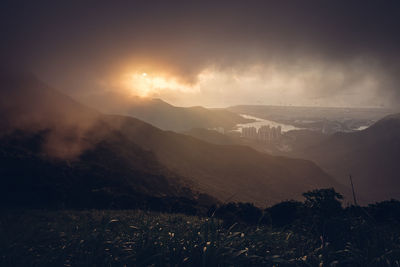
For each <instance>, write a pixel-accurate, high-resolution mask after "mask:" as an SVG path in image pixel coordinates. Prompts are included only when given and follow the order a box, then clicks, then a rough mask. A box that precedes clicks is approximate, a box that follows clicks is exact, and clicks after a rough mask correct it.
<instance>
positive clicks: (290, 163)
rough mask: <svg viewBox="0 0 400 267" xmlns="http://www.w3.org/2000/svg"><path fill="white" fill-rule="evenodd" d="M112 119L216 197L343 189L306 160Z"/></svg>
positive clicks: (261, 199) (279, 196) (260, 199)
mask: <svg viewBox="0 0 400 267" xmlns="http://www.w3.org/2000/svg"><path fill="white" fill-rule="evenodd" d="M110 123H111V124H113V125H115V127H120V131H121V132H122V133H123V134H125V135H126V136H127V138H129V139H130V140H132V141H133V142H135V143H136V144H138V145H139V146H141V147H142V148H144V149H146V150H150V151H153V152H154V154H155V155H156V156H157V158H158V160H159V161H160V162H161V163H162V164H164V165H165V166H167V167H168V168H169V169H171V170H172V171H174V172H176V173H178V174H180V175H181V176H184V177H186V178H188V179H190V180H191V181H192V182H193V183H194V184H195V185H196V186H197V188H198V189H200V190H201V191H204V192H207V193H209V194H211V195H213V196H216V197H218V198H219V199H220V200H226V199H228V198H232V199H233V200H237V201H249V202H254V203H256V204H257V205H265V204H266V203H276V202H278V201H280V200H284V199H290V198H300V197H301V193H302V192H304V191H307V190H310V189H313V188H321V187H330V186H334V187H336V188H339V190H341V191H343V187H340V186H339V185H338V184H337V183H336V182H335V181H334V180H333V179H331V178H330V177H329V176H328V175H326V174H325V173H324V172H323V171H322V170H321V169H320V168H318V167H317V166H316V165H315V164H313V163H312V162H310V161H307V160H300V159H290V158H285V157H274V156H270V155H267V154H263V153H260V152H257V151H255V150H253V149H251V148H249V147H246V146H237V145H215V144H210V143H207V142H204V141H201V140H199V139H196V138H193V137H190V136H185V135H181V134H176V133H174V132H164V131H161V130H159V129H157V128H154V127H152V126H151V125H149V124H146V123H144V122H141V121H139V120H137V119H134V118H130V117H121V116H114V117H110Z"/></svg>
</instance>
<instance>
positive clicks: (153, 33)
mask: <svg viewBox="0 0 400 267" xmlns="http://www.w3.org/2000/svg"><path fill="white" fill-rule="evenodd" d="M70 2H71V1H65V2H63V3H60V1H51V2H50V1H49V2H46V3H45V2H40V1H27V2H18V1H14V2H11V3H10V4H3V7H2V19H1V20H2V27H1V29H2V32H3V38H4V41H3V42H2V44H1V49H2V54H1V55H2V61H3V64H5V63H6V64H11V63H12V64H13V65H18V64H19V65H23V66H24V67H28V68H31V69H33V70H34V71H37V72H38V73H41V74H42V75H44V76H46V77H50V78H49V79H50V80H52V81H53V82H55V83H60V84H62V87H64V88H68V87H70V88H77V89H81V88H82V87H83V86H82V85H84V87H85V88H90V87H93V84H91V81H93V79H95V78H96V77H102V76H107V75H111V73H112V72H113V71H115V70H116V69H117V68H118V67H120V66H121V65H123V64H129V62H147V63H149V65H151V64H154V65H159V66H160V67H164V68H166V69H168V70H169V71H170V72H171V73H172V74H174V75H176V76H178V77H180V78H181V79H182V80H183V81H185V82H188V83H193V82H195V81H196V78H197V75H198V74H199V73H200V72H201V71H202V70H203V69H204V68H206V67H208V66H213V67H215V68H216V69H221V70H225V69H231V68H246V67H247V66H252V65H255V64H261V65H274V66H277V67H278V68H279V67H281V68H282V69H284V70H285V71H287V72H290V70H291V69H296V68H302V66H303V64H305V63H304V62H309V63H308V64H317V65H318V64H321V67H322V68H325V67H327V66H328V67H330V66H333V67H334V68H335V69H343V70H344V71H343V72H344V73H347V76H346V77H345V83H346V84H350V85H351V83H354V82H357V79H361V78H363V75H364V76H365V75H370V74H374V75H376V76H377V77H378V78H379V81H380V87H381V91H382V94H388V95H390V96H391V97H393V96H395V98H392V99H395V101H397V100H398V99H400V97H399V96H400V89H399V88H400V87H399V84H400V78H399V77H400V63H399V62H400V49H399V47H400V34H399V26H400V22H399V21H400V20H399V18H400V7H399V6H400V4H399V2H398V1H208V2H207V1H197V2H194V1H104V2H100V1H93V2H89V1H75V2H74V3H70ZM17 63H18V64H17ZM72 77H73V79H71V78H72ZM326 88H327V89H325V90H324V89H321V91H320V92H319V91H318V90H314V91H315V92H314V94H316V95H318V94H321V95H329V94H338V93H341V89H342V90H347V88H348V86H343V87H342V88H335V89H332V88H330V86H329V85H327V86H326Z"/></svg>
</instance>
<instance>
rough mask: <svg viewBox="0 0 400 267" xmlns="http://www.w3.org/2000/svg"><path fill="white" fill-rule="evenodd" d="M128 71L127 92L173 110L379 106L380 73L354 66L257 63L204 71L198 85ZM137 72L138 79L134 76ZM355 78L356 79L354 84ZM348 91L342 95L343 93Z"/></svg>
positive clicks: (167, 76)
mask: <svg viewBox="0 0 400 267" xmlns="http://www.w3.org/2000/svg"><path fill="white" fill-rule="evenodd" d="M139 70H142V69H140V68H138V70H137V71H136V72H132V71H131V72H127V73H128V74H125V75H124V76H123V80H124V82H123V87H124V89H123V90H124V91H125V92H128V93H129V94H131V95H136V96H140V97H147V98H161V99H163V100H165V101H167V102H169V103H171V104H173V105H178V106H195V105H203V106H207V107H223V106H230V105H237V104H243V103H244V102H245V103H249V104H268V105H305V106H349V104H350V103H352V104H353V105H354V106H364V107H365V106H371V103H375V105H379V104H380V103H381V101H382V99H379V98H378V97H377V96H378V95H379V94H378V89H379V79H380V77H379V73H374V72H372V71H371V70H368V69H366V68H365V67H364V64H359V63H357V64H354V65H353V66H352V67H349V68H345V69H342V67H341V66H334V65H327V64H321V63H312V64H311V63H308V64H307V62H302V63H300V64H298V65H294V64H293V65H276V64H269V65H268V64H258V65H253V66H248V67H245V68H240V69H239V68H235V67H232V68H218V67H215V66H211V67H208V68H205V69H204V70H202V71H201V72H200V73H199V74H198V75H197V79H196V81H195V82H194V83H187V82H186V83H185V82H184V80H183V79H182V78H181V77H179V75H178V76H177V75H176V74H175V75H174V74H172V73H167V72H165V73H161V72H156V71H154V72H143V71H139ZM132 73H133V74H132ZM353 77H356V79H353ZM340 91H343V93H338V92H340Z"/></svg>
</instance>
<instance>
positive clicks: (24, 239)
mask: <svg viewBox="0 0 400 267" xmlns="http://www.w3.org/2000/svg"><path fill="white" fill-rule="evenodd" d="M389 204H390V203H389ZM395 204H396V203H395ZM385 205H386V204H385ZM389 206H390V205H389ZM392 206H393V205H392ZM395 206H396V205H395ZM398 207H399V205H398V203H397V213H396V214H397V215H394V214H393V215H392V216H391V217H390V219H386V220H383V221H382V220H381V221H377V220H376V218H382V217H379V214H377V213H376V212H375V213H373V211H374V210H377V211H384V209H377V208H376V207H371V208H369V209H365V210H360V209H356V208H348V209H346V210H345V211H342V212H341V213H340V215H336V216H334V217H330V218H326V220H325V221H324V223H323V225H324V228H321V229H319V228H318V225H320V221H319V219H318V218H319V217H318V213H317V212H314V213H313V216H307V217H302V219H300V220H296V221H292V222H291V223H289V224H286V225H284V226H274V225H271V224H265V225H264V224H259V225H245V224H240V223H234V224H231V225H225V224H224V223H223V221H222V220H218V219H215V218H201V217H191V216H185V215H179V214H160V213H149V212H143V211H131V210H124V211H110V210H108V211H107V210H103V211H97V210H91V211H59V212H54V211H27V210H14V211H2V216H1V217H0V265H1V266H398V265H399V256H400V242H399V240H400V236H399V232H400V229H399V224H398V221H396V220H394V218H396V217H395V216H397V220H398V219H400V217H399V213H398V211H399V208H398ZM278 209H281V210H283V211H284V209H282V207H278ZM368 212H369V213H370V214H369V213H368ZM287 213H288V212H287V209H286V211H284V212H283V213H281V215H279V216H280V217H282V216H284V214H287ZM367 213H368V215H366V214H367ZM271 214H272V213H271ZM376 216H378V217H376ZM286 217H287V216H286ZM324 229H325V230H324ZM327 229H329V231H328V232H327ZM321 230H322V232H321Z"/></svg>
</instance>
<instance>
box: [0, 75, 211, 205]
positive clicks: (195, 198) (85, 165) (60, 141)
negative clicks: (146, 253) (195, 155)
mask: <svg viewBox="0 0 400 267" xmlns="http://www.w3.org/2000/svg"><path fill="white" fill-rule="evenodd" d="M0 81H1V90H0V125H1V127H0V184H1V186H0V198H1V201H0V202H1V203H0V206H5V207H10V206H23V207H26V206H28V207H34V208H43V207H47V208H60V207H61V208H134V207H141V208H151V209H158V210H175V211H180V212H188V211H190V212H191V213H195V210H196V209H197V208H202V209H203V210H204V209H206V207H205V206H207V205H211V204H213V203H215V200H214V199H213V198H211V197H209V196H207V195H204V194H198V193H196V192H193V191H191V190H190V189H189V188H188V187H187V186H185V183H184V182H183V181H182V180H183V178H182V177H179V176H178V175H176V174H174V173H172V172H171V171H169V170H168V169H167V168H165V167H164V166H163V165H162V164H160V163H159V161H158V160H157V159H156V157H155V155H154V154H153V153H151V152H150V151H145V150H143V149H142V148H140V147H139V146H137V145H136V144H135V143H134V142H131V141H129V140H127V139H126V138H124V137H123V136H122V135H121V133H119V132H118V130H116V129H113V128H111V127H110V126H109V125H108V123H107V116H105V115H102V114H100V113H98V112H97V111H95V110H92V109H90V108H87V107H85V106H82V105H81V104H79V103H77V102H75V101H74V100H73V99H71V98H70V97H68V96H66V95H63V94H61V93H59V92H57V91H55V90H53V89H51V88H49V87H47V86H46V85H45V84H44V83H42V82H40V81H39V80H37V79H36V78H34V77H33V76H31V75H21V74H3V73H2V74H1V75H0Z"/></svg>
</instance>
